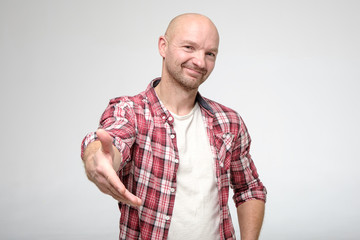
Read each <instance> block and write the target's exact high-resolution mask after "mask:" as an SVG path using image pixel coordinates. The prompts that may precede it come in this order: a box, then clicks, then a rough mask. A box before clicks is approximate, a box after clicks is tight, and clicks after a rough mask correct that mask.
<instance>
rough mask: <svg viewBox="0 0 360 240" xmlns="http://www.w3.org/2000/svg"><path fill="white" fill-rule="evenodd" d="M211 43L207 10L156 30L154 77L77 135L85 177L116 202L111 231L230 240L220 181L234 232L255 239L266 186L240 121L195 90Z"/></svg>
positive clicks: (206, 68)
mask: <svg viewBox="0 0 360 240" xmlns="http://www.w3.org/2000/svg"><path fill="white" fill-rule="evenodd" d="M218 45H219V35H218V31H217V29H216V27H215V25H214V24H213V23H212V21H211V20H210V19H209V18H207V17H205V16H203V15H200V14H183V15H180V16H177V17H176V18H174V19H173V20H172V21H171V22H170V24H169V26H168V28H167V30H166V33H165V35H164V36H161V37H160V38H159V43H158V48H159V52H160V55H161V56H162V58H163V66H162V75H161V78H158V79H155V80H153V81H152V82H151V83H150V85H149V86H148V88H147V89H146V91H144V92H142V93H140V94H138V95H136V96H134V97H119V98H116V99H113V100H111V101H110V103H109V105H108V107H107V109H106V110H105V112H104V113H103V115H102V118H101V120H100V127H99V130H98V131H97V132H96V133H90V134H88V135H87V136H86V137H85V138H84V141H83V145H82V159H83V161H84V164H85V169H86V173H87V176H88V178H89V179H90V180H91V181H92V182H94V183H95V184H96V185H97V187H98V188H99V189H100V190H101V191H102V192H104V193H106V194H109V195H110V196H112V197H113V198H115V199H116V200H118V201H119V208H120V211H121V218H120V236H119V238H120V239H140V238H141V239H234V238H235V235H234V229H233V225H232V222H231V217H230V213H229V209H228V192H229V186H231V187H232V188H233V190H234V197H233V199H234V201H235V204H236V206H237V214H238V220H239V225H240V231H241V238H242V239H257V238H258V236H259V233H260V229H261V225H262V221H263V216H264V203H265V201H266V189H265V187H264V186H263V184H262V183H261V181H260V180H259V178H258V174H257V171H256V168H255V165H254V163H253V161H252V159H251V157H250V154H249V148H250V137H249V135H248V133H247V130H246V127H245V125H244V123H243V121H242V119H241V117H240V116H239V115H238V114H237V113H236V112H235V111H233V110H231V109H229V108H227V107H225V106H222V105H220V104H218V103H215V102H214V101H211V100H209V99H206V98H203V97H202V96H201V95H200V94H199V93H198V88H199V86H200V85H201V84H202V83H203V82H204V81H205V80H206V79H207V78H208V76H209V75H210V73H211V72H212V70H213V68H214V66H215V60H216V56H217V53H218Z"/></svg>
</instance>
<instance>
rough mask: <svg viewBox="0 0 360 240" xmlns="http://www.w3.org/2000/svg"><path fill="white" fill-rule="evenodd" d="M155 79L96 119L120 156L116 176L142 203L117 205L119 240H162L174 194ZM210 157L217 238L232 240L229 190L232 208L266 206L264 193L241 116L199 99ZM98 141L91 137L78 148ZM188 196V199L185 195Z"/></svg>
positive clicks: (172, 152)
mask: <svg viewBox="0 0 360 240" xmlns="http://www.w3.org/2000/svg"><path fill="white" fill-rule="evenodd" d="M159 80H160V79H155V80H154V81H153V82H152V83H151V84H150V85H149V86H148V88H147V89H146V90H145V91H144V92H142V93H140V94H138V95H136V96H134V97H119V98H115V99H112V100H110V103H109V105H108V107H107V108H106V110H105V112H104V113H103V115H102V117H101V120H100V128H103V129H105V130H106V131H107V132H108V133H109V134H110V135H111V136H112V137H113V138H114V142H113V144H114V145H115V147H116V148H117V149H118V150H119V151H120V152H121V153H122V155H123V162H122V163H121V166H120V170H119V172H118V175H119V178H120V180H121V181H122V182H123V183H124V185H125V186H126V188H127V189H128V190H129V191H131V192H132V193H133V194H135V195H136V196H138V197H139V198H141V199H142V201H143V204H142V206H140V207H137V208H134V207H131V206H129V205H127V204H122V203H119V209H120V212H121V217H120V234H119V239H151V240H155V239H166V238H167V235H168V230H169V226H170V223H171V217H172V212H173V207H174V201H175V194H176V184H177V183H176V172H177V169H178V166H179V164H181V163H179V153H178V148H177V145H176V133H175V131H174V127H173V121H174V120H173V118H170V117H171V114H170V112H169V111H168V110H167V109H166V108H165V107H164V106H163V105H162V103H161V102H160V101H159V99H158V98H157V96H156V93H155V91H154V86H156V85H157V84H158V82H159ZM197 101H198V103H199V105H200V108H201V113H202V115H203V119H204V123H205V126H206V130H207V134H208V137H209V140H210V144H211V150H212V152H213V156H214V159H213V160H214V161H215V168H216V179H217V189H218V193H219V212H220V226H219V231H220V238H221V239H235V234H234V228H233V225H232V221H231V217H230V212H229V208H228V198H229V186H230V187H231V188H232V189H233V190H234V196H233V200H234V202H235V204H236V206H238V205H240V204H241V203H243V202H245V201H247V200H250V199H261V200H263V201H266V189H265V187H264V186H263V184H262V182H261V181H260V180H259V178H258V174H257V171H256V168H255V165H254V163H253V161H252V159H251V157H250V154H249V148H250V141H251V140H250V136H249V134H248V132H247V129H246V126H245V124H244V122H243V121H242V119H241V117H240V116H239V115H238V114H237V113H236V112H235V111H233V110H231V109H229V108H227V107H224V106H222V105H220V104H218V103H216V102H214V101H211V100H209V99H206V98H203V97H201V96H200V94H198V96H197ZM94 140H96V134H95V133H89V134H88V135H87V136H86V137H85V138H84V140H83V143H82V154H83V151H84V149H85V148H86V146H87V145H88V144H89V143H90V142H92V141H94ZM174 190H175V191H174ZM189 197H191V196H189Z"/></svg>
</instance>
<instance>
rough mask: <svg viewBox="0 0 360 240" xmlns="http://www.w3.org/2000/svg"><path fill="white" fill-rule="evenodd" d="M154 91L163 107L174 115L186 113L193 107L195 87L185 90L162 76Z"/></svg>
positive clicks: (195, 93)
mask: <svg viewBox="0 0 360 240" xmlns="http://www.w3.org/2000/svg"><path fill="white" fill-rule="evenodd" d="M155 92H156V94H157V96H158V98H159V99H160V100H161V102H162V103H163V104H164V105H165V107H166V108H167V109H168V110H169V111H171V112H173V113H175V114H176V115H179V116H183V115H186V114H188V113H189V112H190V111H191V110H192V109H193V108H194V105H195V99H196V95H197V89H194V90H191V91H189V90H185V89H183V88H181V87H179V86H177V85H175V84H174V83H172V82H169V81H168V80H166V79H163V78H162V79H161V81H160V83H159V84H158V85H157V86H156V87H155Z"/></svg>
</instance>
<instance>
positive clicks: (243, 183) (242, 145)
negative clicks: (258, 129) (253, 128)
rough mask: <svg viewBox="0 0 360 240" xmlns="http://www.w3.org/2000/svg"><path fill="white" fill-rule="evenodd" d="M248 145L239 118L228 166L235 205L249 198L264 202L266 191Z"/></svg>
mask: <svg viewBox="0 0 360 240" xmlns="http://www.w3.org/2000/svg"><path fill="white" fill-rule="evenodd" d="M239 118H240V116H239ZM250 145H251V138H250V135H249V133H248V131H247V128H246V126H245V124H244V122H243V121H242V119H241V118H240V131H239V134H238V136H237V137H236V139H235V145H234V150H233V153H232V160H231V168H230V183H231V187H232V188H233V190H234V196H233V200H234V202H235V205H236V207H238V206H239V205H241V204H242V203H244V202H246V201H248V200H251V199H258V200H263V201H264V202H266V194H267V191H266V188H265V186H264V185H263V183H262V182H261V181H260V179H259V175H258V173H257V169H256V167H255V164H254V162H253V160H252V158H251V155H250Z"/></svg>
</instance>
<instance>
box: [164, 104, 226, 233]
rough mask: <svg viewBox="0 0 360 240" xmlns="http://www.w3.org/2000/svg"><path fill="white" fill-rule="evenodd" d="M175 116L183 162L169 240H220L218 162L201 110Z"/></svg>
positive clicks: (178, 175) (178, 143) (180, 165)
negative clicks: (212, 150)
mask: <svg viewBox="0 0 360 240" xmlns="http://www.w3.org/2000/svg"><path fill="white" fill-rule="evenodd" d="M172 115H173V117H174V129H175V132H176V139H177V147H178V150H179V158H180V160H179V168H178V171H177V178H176V181H177V188H176V197H175V205H174V211H173V215H172V219H171V224H170V229H169V235H168V239H169V240H176V239H181V240H184V239H185V240H192V239H196V240H198V239H209V240H212V239H220V233H219V222H220V213H219V200H218V190H217V185H216V177H215V166H214V158H213V154H212V152H211V148H210V143H209V138H208V136H207V133H206V128H205V125H204V122H203V118H202V115H201V110H200V107H199V105H198V104H197V103H196V104H195V107H194V109H193V110H192V111H191V112H190V113H189V114H188V115H186V116H177V115H176V114H173V113H172Z"/></svg>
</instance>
